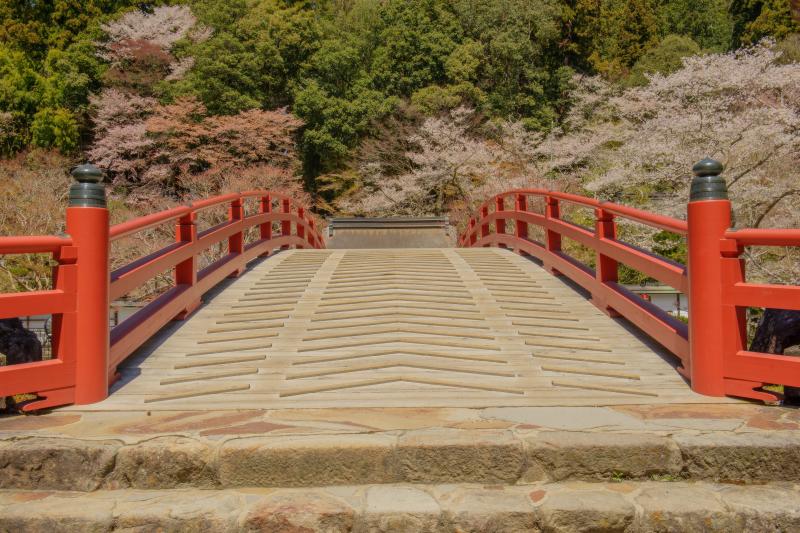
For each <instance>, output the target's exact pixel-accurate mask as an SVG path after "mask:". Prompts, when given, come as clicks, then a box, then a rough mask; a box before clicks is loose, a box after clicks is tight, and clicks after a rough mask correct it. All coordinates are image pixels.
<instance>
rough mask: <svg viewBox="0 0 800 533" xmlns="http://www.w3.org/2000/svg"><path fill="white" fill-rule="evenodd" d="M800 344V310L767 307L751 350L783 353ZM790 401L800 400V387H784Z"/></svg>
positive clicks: (785, 394) (785, 396)
mask: <svg viewBox="0 0 800 533" xmlns="http://www.w3.org/2000/svg"><path fill="white" fill-rule="evenodd" d="M797 345H800V311H789V310H786V309H766V310H765V311H764V316H762V317H761V320H760V321H759V322H758V328H757V329H756V335H755V337H754V338H753V342H752V343H751V344H750V351H751V352H762V353H773V354H778V355H783V353H784V352H785V351H786V349H787V348H791V347H792V346H797ZM783 390H784V398H785V400H787V401H788V402H789V403H798V402H800V387H789V386H786V387H784V389H783Z"/></svg>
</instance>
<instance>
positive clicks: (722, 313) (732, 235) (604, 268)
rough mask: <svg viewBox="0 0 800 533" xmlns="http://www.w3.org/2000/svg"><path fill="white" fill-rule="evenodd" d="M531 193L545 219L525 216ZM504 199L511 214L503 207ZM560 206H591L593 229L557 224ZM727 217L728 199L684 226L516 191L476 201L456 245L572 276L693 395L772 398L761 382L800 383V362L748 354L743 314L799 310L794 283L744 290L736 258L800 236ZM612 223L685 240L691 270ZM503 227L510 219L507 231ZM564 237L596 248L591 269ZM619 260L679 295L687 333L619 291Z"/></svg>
mask: <svg viewBox="0 0 800 533" xmlns="http://www.w3.org/2000/svg"><path fill="white" fill-rule="evenodd" d="M531 196H534V197H540V198H543V199H544V201H545V202H544V203H545V209H544V213H537V212H533V211H529V210H528V208H527V206H528V198H529V197H531ZM509 197H511V198H513V199H514V203H513V207H509V206H507V205H506V201H505V200H506V199H507V198H509ZM561 202H569V203H571V204H575V205H578V206H581V207H587V208H591V209H593V211H594V219H595V227H594V229H593V230H592V229H589V228H584V227H582V226H578V225H576V224H573V223H571V222H568V221H565V220H562V219H561V216H560V203H561ZM730 212H731V205H730V202H729V201H728V200H727V199H713V200H709V199H702V201H693V202H690V203H689V213H688V214H689V221H688V222H684V221H682V220H678V219H674V218H670V217H665V216H662V215H656V214H653V213H648V212H646V211H642V210H639V209H634V208H631V207H627V206H623V205H619V204H614V203H611V202H602V201H598V200H596V199H592V198H585V197H582V196H577V195H574V194H568V193H562V192H556V191H546V190H541V189H515V190H511V191H506V192H503V193H500V194H498V195H496V196H494V197H492V198H491V199H489V200H487V201H485V202H484V203H483V204H481V205H480V206H479V207H478V209H477V210H476V214H475V215H474V216H472V217H471V218H470V219H469V221H468V223H467V227H466V229H465V230H464V231H463V233H462V234H461V235H460V237H459V240H458V243H459V246H462V247H472V246H502V247H507V248H512V249H513V250H514V251H516V252H517V253H520V254H523V255H530V256H534V257H536V258H538V259H539V260H541V261H542V263H543V265H544V267H545V268H546V269H547V270H548V271H550V272H551V273H553V274H556V275H564V276H566V277H568V278H570V279H572V280H573V281H575V282H576V283H578V284H579V285H581V286H582V287H584V288H585V289H587V290H588V291H589V292H590V293H591V295H592V301H593V303H594V304H595V305H597V306H598V307H599V308H600V309H602V310H603V311H604V312H606V313H608V314H609V315H611V316H620V315H621V316H623V317H625V318H626V319H628V320H629V321H630V322H632V323H633V324H634V325H636V326H637V327H639V328H640V329H641V330H642V331H644V332H645V333H647V334H648V335H649V336H650V337H652V338H653V339H654V340H656V341H657V342H659V343H660V344H661V345H663V346H664V347H666V348H667V349H668V350H670V351H671V352H672V353H673V354H675V355H676V356H677V357H678V358H679V359H680V361H681V368H679V371H680V372H681V373H682V374H683V375H684V376H686V377H691V380H692V388H693V389H694V390H696V391H698V392H701V393H703V394H709V395H716V396H719V395H725V394H728V395H732V396H743V397H747V398H756V399H763V400H774V399H775V398H776V397H775V395H774V394H772V393H769V392H765V391H763V390H760V388H761V387H762V386H763V385H764V384H766V383H775V384H784V385H792V386H800V360H798V359H795V358H788V357H783V356H776V355H771V354H756V353H753V352H749V351H747V350H746V349H745V343H746V339H747V334H746V324H745V320H744V311H745V309H746V308H747V307H772V308H779V309H796V310H800V286H791V285H790V286H786V285H769V284H755V283H747V282H746V281H745V277H744V263H743V261H742V260H741V258H740V255H741V253H742V250H743V248H744V247H745V246H800V230H797V229H740V230H734V229H730ZM617 217H622V218H626V219H629V220H632V221H635V222H638V223H641V224H644V225H647V226H650V227H652V228H655V229H659V230H665V231H669V232H672V233H675V234H678V235H685V236H687V238H688V241H689V264H690V265H691V269H688V268H687V267H686V266H684V265H681V264H679V263H676V262H674V261H671V260H669V259H667V258H664V257H660V256H658V255H656V254H653V253H651V252H649V251H647V250H642V249H639V248H638V247H635V246H632V245H630V244H628V243H625V242H623V241H621V240H619V239H617V237H616V220H615V219H616V218H617ZM508 221H513V224H512V227H513V228H514V230H513V231H512V232H511V233H508V232H507V229H508V228H507V227H506V226H507V222H508ZM530 224H533V225H536V226H539V227H541V228H542V229H543V230H544V233H545V239H544V242H538V241H535V240H532V239H530V238H529V237H528V226H529V225H530ZM562 237H567V238H570V239H572V240H574V241H576V242H578V243H580V244H582V245H583V246H585V247H587V248H589V249H591V250H594V252H595V268H591V267H590V266H589V265H586V264H584V263H581V262H579V261H578V260H576V259H575V258H574V257H571V256H569V255H567V254H566V253H564V251H563V250H562V248H561V241H562ZM619 263H623V264H625V265H627V266H629V267H631V268H633V269H635V270H638V271H640V272H642V273H644V274H646V275H648V276H650V277H652V278H655V279H656V280H658V281H660V282H661V283H663V284H665V285H669V286H671V287H673V288H675V289H676V290H678V291H680V292H682V293H687V294H688V295H689V302H690V304H689V305H690V313H689V327H688V328H687V326H686V325H685V324H683V323H682V322H680V321H679V320H677V319H676V318H674V317H672V316H670V315H668V314H667V313H665V312H663V311H662V310H660V309H659V308H657V307H656V306H655V305H653V304H652V303H650V302H647V301H645V300H643V299H641V298H639V297H637V296H635V295H633V294H632V293H631V292H630V291H628V290H626V289H625V288H624V287H622V286H620V285H619V283H618V282H617V281H618V279H617V276H618V264H619ZM692 311H693V312H692Z"/></svg>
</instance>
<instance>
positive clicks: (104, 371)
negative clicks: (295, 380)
mask: <svg viewBox="0 0 800 533" xmlns="http://www.w3.org/2000/svg"><path fill="white" fill-rule="evenodd" d="M72 176H73V177H74V178H75V179H76V181H77V183H75V184H73V185H72V187H70V190H69V207H67V216H66V229H67V233H69V235H70V237H72V241H73V243H74V246H75V248H76V250H77V254H78V260H77V263H76V264H77V267H78V268H77V274H76V298H77V305H76V309H77V312H76V319H75V339H76V341H77V342H76V344H77V346H75V345H73V346H75V348H74V349H75V350H76V354H75V403H76V404H78V405H85V404H89V403H94V402H99V401H101V400H103V399H105V398H106V396H108V355H109V337H108V330H109V325H108V295H109V284H110V273H109V265H108V249H109V226H108V209H107V208H106V195H105V189H104V187H103V185H102V183H101V181H102V179H103V173H102V171H100V169H98V168H97V167H95V166H94V165H81V166H79V167H77V168H75V169H74V170H73V171H72Z"/></svg>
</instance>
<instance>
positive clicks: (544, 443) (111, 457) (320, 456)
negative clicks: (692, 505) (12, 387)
mask: <svg viewBox="0 0 800 533" xmlns="http://www.w3.org/2000/svg"><path fill="white" fill-rule="evenodd" d="M611 479H615V480H620V479H627V480H661V479H670V480H706V481H714V482H723V483H739V484H742V483H760V482H772V481H789V482H800V436H798V435H797V434H796V432H782V433H780V434H778V433H775V434H771V435H770V434H765V433H731V432H710V433H705V434H702V435H685V434H682V435H674V436H672V437H667V436H658V435H653V434H647V433H593V432H559V431H509V430H460V429H425V430H418V431H407V432H377V433H367V434H324V435H319V434H318V435H304V436H274V437H270V436H254V437H234V438H217V439H215V438H200V437H198V438H190V437H186V436H183V437H175V436H161V437H155V438H148V439H143V440H140V441H136V440H132V439H131V438H130V437H127V438H126V440H124V441H123V440H80V439H73V438H60V437H28V438H23V439H13V438H12V439H6V440H0V488H5V489H36V490H77V491H93V490H97V489H123V488H136V489H171V488H235V487H316V486H327V485H367V484H391V483H419V484H426V483H429V484H442V483H487V484H500V485H515V484H523V483H531V482H540V481H564V480H611Z"/></svg>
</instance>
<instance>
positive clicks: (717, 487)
mask: <svg viewBox="0 0 800 533" xmlns="http://www.w3.org/2000/svg"><path fill="white" fill-rule="evenodd" d="M0 509H1V510H2V511H1V512H0V531H31V532H33V531H47V532H48V533H55V532H62V531H63V532H78V531H80V532H83V531H116V530H122V529H126V528H130V529H131V530H133V529H134V528H137V527H142V528H147V530H148V531H150V530H153V531H155V530H166V531H174V530H181V531H215V532H216V531H219V532H226V531H231V532H239V531H273V532H277V531H329V532H333V531H397V530H401V531H443V532H444V531H460V532H484V531H528V530H532V531H538V530H546V531H586V530H593V531H594V530H602V531H654V530H657V531H765V530H776V531H778V530H780V531H792V530H794V531H796V530H798V528H800V488H798V486H796V485H792V484H785V483H783V484H781V483H778V484H767V485H751V486H737V485H725V484H715V483H705V482H675V483H664V482H619V483H613V482H594V483H588V482H566V483H549V484H546V483H543V484H533V485H527V486H480V485H438V486H436V485H372V486H339V487H326V488H315V489H276V490H270V489H225V490H200V489H189V490H182V489H172V490H161V491H153V490H149V491H148V490H137V489H122V490H112V491H106V490H103V491H96V492H92V493H82V492H77V493H76V492H45V491H19V490H13V491H10V490H0ZM126 530H127V529H126Z"/></svg>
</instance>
